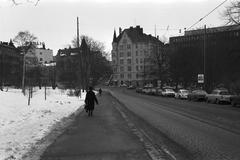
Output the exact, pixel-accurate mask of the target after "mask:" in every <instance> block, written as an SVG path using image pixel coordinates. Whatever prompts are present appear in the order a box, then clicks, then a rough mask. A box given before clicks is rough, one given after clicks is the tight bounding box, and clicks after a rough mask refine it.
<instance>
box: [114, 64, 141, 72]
mask: <svg viewBox="0 0 240 160" xmlns="http://www.w3.org/2000/svg"><path fill="white" fill-rule="evenodd" d="M135 67H136V71H143V69H144V67H143V66H141V65H140V66H135ZM124 71H125V70H124V66H120V72H124ZM127 71H128V72H131V71H132V67H131V66H127ZM114 72H115V73H116V72H117V68H114Z"/></svg>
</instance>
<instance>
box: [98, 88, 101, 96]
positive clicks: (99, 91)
mask: <svg viewBox="0 0 240 160" xmlns="http://www.w3.org/2000/svg"><path fill="white" fill-rule="evenodd" d="M98 93H99V95H100V96H101V95H102V89H101V88H99V90H98Z"/></svg>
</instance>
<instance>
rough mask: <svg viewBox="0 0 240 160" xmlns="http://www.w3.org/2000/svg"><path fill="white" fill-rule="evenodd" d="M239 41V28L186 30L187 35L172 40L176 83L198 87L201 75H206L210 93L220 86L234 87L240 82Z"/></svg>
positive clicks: (235, 26) (234, 26)
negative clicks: (198, 78)
mask: <svg viewBox="0 0 240 160" xmlns="http://www.w3.org/2000/svg"><path fill="white" fill-rule="evenodd" d="M239 42H240V26H239V25H232V26H225V27H215V28H206V29H198V30H192V31H186V32H185V35H184V36H178V37H171V38H170V48H171V55H172V57H171V61H172V63H171V68H172V75H174V77H173V79H174V81H177V82H178V83H185V86H190V85H192V84H195V85H198V81H197V77H198V74H204V84H203V85H204V86H203V87H205V89H206V90H211V89H213V88H215V87H217V86H218V85H219V84H223V85H224V86H225V87H227V88H231V85H233V84H234V83H236V82H238V81H239V82H240V76H239V75H240V69H239V68H240V45H239V44H240V43H239Z"/></svg>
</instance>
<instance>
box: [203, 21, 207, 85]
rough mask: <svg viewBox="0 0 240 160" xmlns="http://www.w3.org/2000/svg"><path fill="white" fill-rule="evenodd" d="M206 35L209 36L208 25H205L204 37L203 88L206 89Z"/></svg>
mask: <svg viewBox="0 0 240 160" xmlns="http://www.w3.org/2000/svg"><path fill="white" fill-rule="evenodd" d="M206 34H207V28H206V25H204V36H203V75H204V82H203V88H204V89H206Z"/></svg>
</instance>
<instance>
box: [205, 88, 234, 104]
mask: <svg viewBox="0 0 240 160" xmlns="http://www.w3.org/2000/svg"><path fill="white" fill-rule="evenodd" d="M230 97H231V95H230V94H229V92H228V90H227V89H214V90H213V91H212V93H211V94H208V95H207V97H206V101H207V102H208V103H210V102H211V103H216V104H220V103H223V102H226V103H230Z"/></svg>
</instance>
